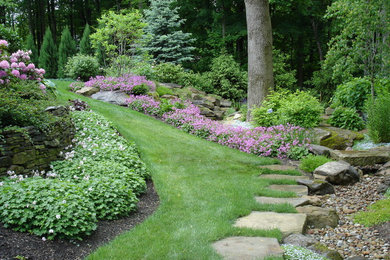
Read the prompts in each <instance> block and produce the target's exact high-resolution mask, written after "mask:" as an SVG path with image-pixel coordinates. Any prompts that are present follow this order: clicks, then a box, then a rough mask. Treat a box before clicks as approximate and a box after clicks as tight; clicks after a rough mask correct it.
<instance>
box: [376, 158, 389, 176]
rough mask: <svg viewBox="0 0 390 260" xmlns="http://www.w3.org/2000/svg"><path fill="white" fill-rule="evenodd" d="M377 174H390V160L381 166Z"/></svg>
mask: <svg viewBox="0 0 390 260" xmlns="http://www.w3.org/2000/svg"><path fill="white" fill-rule="evenodd" d="M376 174H377V175H384V176H388V175H390V161H389V162H387V163H385V164H384V165H382V167H380V168H379V170H378V172H377V173H376Z"/></svg>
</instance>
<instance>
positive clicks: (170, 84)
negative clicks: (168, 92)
mask: <svg viewBox="0 0 390 260" xmlns="http://www.w3.org/2000/svg"><path fill="white" fill-rule="evenodd" d="M159 84H160V86H163V87H166V88H170V89H173V88H182V87H183V86H181V85H178V84H174V83H159Z"/></svg>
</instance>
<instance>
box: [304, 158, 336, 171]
mask: <svg viewBox="0 0 390 260" xmlns="http://www.w3.org/2000/svg"><path fill="white" fill-rule="evenodd" d="M331 161H332V160H331V159H329V158H328V157H325V156H322V155H312V154H310V155H308V156H307V157H305V158H303V159H302V160H301V164H300V165H299V168H300V169H301V170H304V171H305V172H313V171H314V170H315V169H316V168H317V167H319V166H321V165H323V164H325V163H327V162H331Z"/></svg>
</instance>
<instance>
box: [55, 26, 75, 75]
mask: <svg viewBox="0 0 390 260" xmlns="http://www.w3.org/2000/svg"><path fill="white" fill-rule="evenodd" d="M75 54H76V43H75V41H74V40H73V38H72V35H71V34H70V31H69V28H68V27H65V29H64V30H63V31H62V34H61V42H60V46H59V48H58V77H59V78H63V77H64V76H65V73H64V69H65V65H66V63H67V62H68V59H69V58H70V57H72V56H73V55H75Z"/></svg>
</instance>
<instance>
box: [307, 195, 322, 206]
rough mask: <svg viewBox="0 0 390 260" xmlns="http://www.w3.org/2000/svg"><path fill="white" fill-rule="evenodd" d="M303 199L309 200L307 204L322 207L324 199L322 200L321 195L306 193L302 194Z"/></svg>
mask: <svg viewBox="0 0 390 260" xmlns="http://www.w3.org/2000/svg"><path fill="white" fill-rule="evenodd" d="M302 199H306V200H307V203H306V205H312V206H317V207H321V206H322V201H321V198H320V197H319V196H315V195H311V196H308V195H305V196H302ZM302 206H304V205H302Z"/></svg>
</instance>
